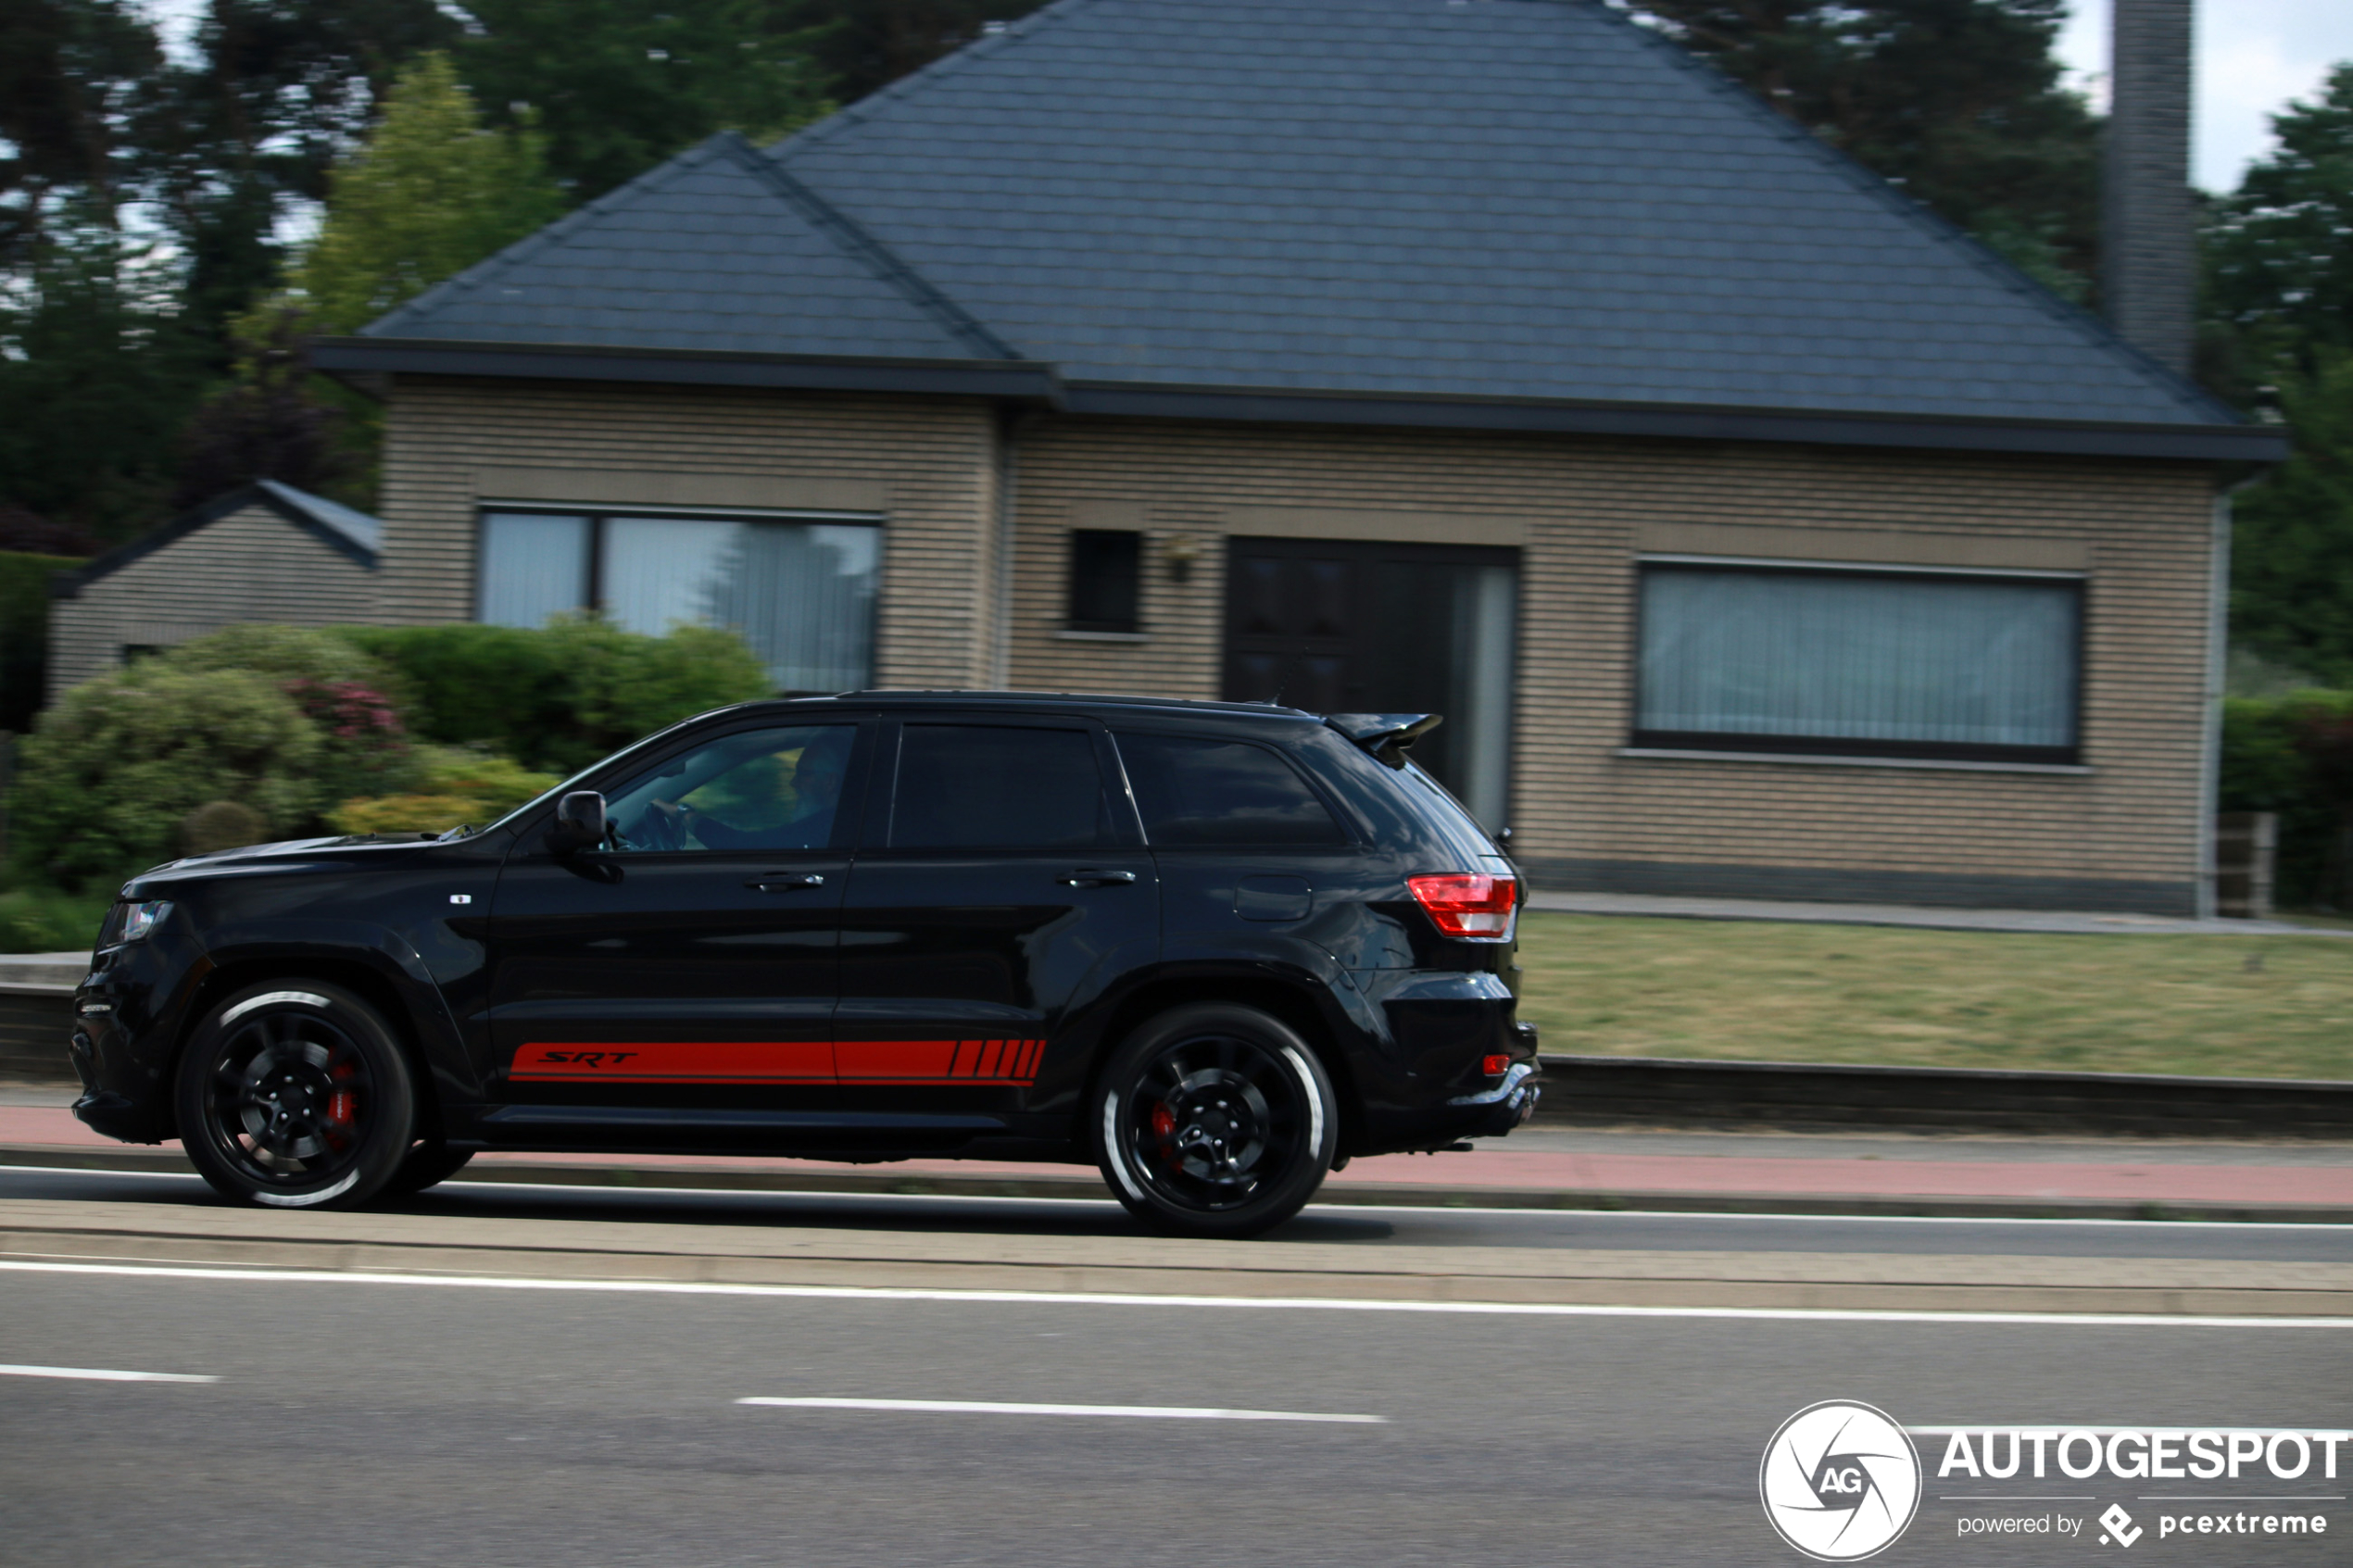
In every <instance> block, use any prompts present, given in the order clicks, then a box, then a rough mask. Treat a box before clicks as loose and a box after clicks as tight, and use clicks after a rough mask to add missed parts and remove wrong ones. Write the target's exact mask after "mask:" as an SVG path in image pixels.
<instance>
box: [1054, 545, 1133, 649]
mask: <svg viewBox="0 0 2353 1568" xmlns="http://www.w3.org/2000/svg"><path fill="white" fill-rule="evenodd" d="M1143 540H1144V536H1143V535H1142V534H1140V533H1114V532H1111V531H1109V530H1105V529H1088V528H1081V529H1077V530H1075V531H1074V532H1073V533H1071V536H1070V629H1071V630H1072V631H1074V632H1133V631H1135V630H1136V629H1137V614H1136V609H1137V604H1138V600H1139V595H1140V587H1141V584H1142V581H1143V558H1144V557H1143Z"/></svg>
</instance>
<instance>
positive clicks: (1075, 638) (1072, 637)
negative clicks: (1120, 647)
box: [1051, 632, 1152, 643]
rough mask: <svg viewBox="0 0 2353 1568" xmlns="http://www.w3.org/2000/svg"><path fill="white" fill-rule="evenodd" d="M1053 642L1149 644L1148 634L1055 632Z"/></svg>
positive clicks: (1149, 635)
mask: <svg viewBox="0 0 2353 1568" xmlns="http://www.w3.org/2000/svg"><path fill="white" fill-rule="evenodd" d="M1051 635H1052V637H1053V638H1054V640H1055V641H1057V642H1063V643H1149V642H1151V640H1152V634H1151V633H1150V632H1055V633H1051Z"/></svg>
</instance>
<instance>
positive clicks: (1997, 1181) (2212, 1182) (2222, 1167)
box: [0, 1106, 2353, 1209]
mask: <svg viewBox="0 0 2353 1568" xmlns="http://www.w3.org/2000/svg"><path fill="white" fill-rule="evenodd" d="M7 1147H16V1148H82V1149H91V1148H123V1147H124V1146H123V1145H120V1144H118V1143H115V1142H114V1141H113V1140H111V1139H108V1138H102V1137H100V1136H99V1135H97V1134H95V1133H93V1132H91V1131H90V1130H89V1129H88V1128H86V1127H84V1126H82V1124H81V1123H79V1122H76V1121H75V1120H74V1119H73V1115H72V1113H71V1112H70V1111H68V1110H64V1109H62V1108H54V1109H53V1108H50V1107H46V1106H0V1163H6V1158H7V1157H6V1148H7ZM167 1147H173V1146H167ZM510 1161H524V1162H528V1163H531V1164H537V1165H548V1164H577V1165H584V1166H589V1165H593V1166H613V1165H629V1166H639V1167H644V1168H646V1169H649V1170H650V1169H669V1170H678V1169H698V1168H700V1169H710V1170H717V1171H750V1170H769V1171H791V1172H796V1173H825V1172H835V1173H841V1172H848V1171H860V1172H865V1173H886V1174H891V1175H909V1176H918V1175H920V1176H964V1177H998V1178H1026V1179H1032V1180H1035V1179H1038V1178H1040V1177H1047V1178H1051V1177H1052V1176H1055V1175H1058V1174H1063V1173H1067V1174H1069V1175H1072V1176H1074V1177H1076V1176H1078V1175H1079V1174H1080V1172H1079V1170H1078V1169H1077V1168H1076V1167H1070V1166H1057V1165H1021V1164H1013V1163H1008V1162H1005V1161H1000V1160H898V1161H894V1162H892V1163H890V1164H887V1165H864V1166H847V1165H841V1164H837V1163H833V1162H830V1161H826V1160H773V1159H724V1160H722V1159H702V1158H697V1157H692V1156H679V1155H651V1154H648V1155H610V1154H489V1155H484V1156H483V1157H482V1163H485V1164H488V1163H507V1162H510ZM1331 1180H1332V1182H1333V1183H1334V1184H1335V1185H1340V1186H1342V1187H1354V1186H1366V1187H1379V1186H1390V1187H1396V1186H1432V1187H1448V1188H1485V1189H1491V1190H1493V1191H1496V1192H1498V1193H1503V1192H1575V1193H1612V1192H1623V1193H1678V1194H1692V1195H1701V1196H1717V1197H1745V1198H1758V1197H1788V1198H1984V1199H2022V1200H2033V1199H2048V1200H2052V1201H2068V1200H2071V1201H2079V1202H2082V1201H2098V1202H2115V1201H2125V1202H2134V1203H2156V1204H2278V1205H2285V1206H2295V1207H2325V1208H2332V1209H2347V1208H2353V1165H2262V1164H2240V1163H2232V1164H2163V1163H2155V1162H2148V1161H2138V1162H2127V1161H2117V1162H2095V1161H2088V1160H2084V1161H2057V1160H1999V1159H1981V1158H1971V1159H1966V1160H1904V1159H1876V1158H1874V1159H1856V1158H1854V1157H1852V1156H1849V1157H1845V1158H1840V1159H1819V1158H1806V1157H1793V1156H1787V1155H1763V1156H1759V1155H1745V1154H1690V1155H1683V1154H1617V1153H1611V1152H1608V1151H1582V1150H1579V1151H1559V1150H1552V1149H1532V1148H1531V1149H1514V1148H1508V1147H1506V1148H1491V1149H1489V1148H1482V1149H1478V1150H1475V1151H1473V1152H1470V1153H1467V1154H1440V1155H1429V1156H1422V1155H1406V1154H1391V1155H1383V1156H1379V1157H1378V1158H1374V1159H1367V1160H1356V1161H1355V1162H1354V1163H1353V1164H1351V1165H1350V1166H1349V1167H1348V1169H1347V1170H1346V1171H1345V1172H1342V1173H1340V1174H1339V1175H1337V1176H1334V1177H1332V1178H1331Z"/></svg>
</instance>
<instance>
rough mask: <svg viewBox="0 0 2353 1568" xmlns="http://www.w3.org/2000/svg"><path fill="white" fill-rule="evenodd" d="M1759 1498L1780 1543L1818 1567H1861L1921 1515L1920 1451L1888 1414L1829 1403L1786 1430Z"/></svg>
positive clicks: (1772, 1448) (1766, 1468) (1764, 1470)
mask: <svg viewBox="0 0 2353 1568" xmlns="http://www.w3.org/2000/svg"><path fill="white" fill-rule="evenodd" d="M1756 1490H1757V1494H1758V1496H1760V1497H1761V1498H1762V1499H1764V1503H1765V1517H1766V1518H1768V1519H1769V1520H1771V1521H1772V1524H1773V1528H1774V1529H1775V1530H1776V1531H1778V1532H1779V1533H1780V1537H1781V1539H1783V1540H1785V1541H1787V1542H1788V1543H1789V1544H1790V1545H1791V1546H1793V1547H1794V1548H1796V1549H1798V1550H1799V1551H1802V1552H1804V1553H1805V1554H1806V1556H1808V1557H1810V1558H1812V1559H1814V1560H1815V1561H1816V1562H1860V1561H1862V1560H1863V1559H1864V1558H1866V1557H1869V1556H1872V1555H1874V1554H1876V1553H1878V1552H1881V1551H1884V1550H1885V1549H1887V1548H1889V1547H1891V1546H1894V1544H1895V1542H1896V1541H1897V1540H1898V1539H1899V1538H1900V1537H1902V1536H1903V1534H1904V1532H1905V1530H1906V1528H1907V1527H1909V1525H1910V1524H1911V1523H1912V1516H1913V1515H1914V1514H1915V1513H1917V1512H1919V1506H1920V1456H1919V1450H1918V1449H1915V1448H1913V1447H1912V1440H1911V1438H1909V1437H1907V1436H1905V1434H1904V1429H1903V1427H1901V1426H1899V1425H1897V1424H1895V1422H1894V1419H1893V1418H1892V1417H1890V1416H1889V1415H1888V1414H1887V1412H1886V1411H1881V1410H1877V1409H1874V1408H1873V1407H1872V1406H1869V1405H1866V1404H1859V1403H1857V1402H1856V1401H1855V1400H1852V1399H1825V1400H1823V1401H1822V1402H1821V1403H1820V1404H1818V1405H1808V1406H1806V1408H1805V1409H1804V1410H1802V1411H1798V1412H1797V1413H1796V1414H1795V1415H1793V1416H1791V1417H1790V1418H1789V1419H1788V1420H1787V1421H1785V1422H1783V1423H1781V1427H1780V1431H1778V1432H1776V1433H1774V1434H1773V1440H1772V1441H1771V1442H1769V1443H1768V1444H1766V1445H1765V1461H1764V1463H1763V1464H1761V1465H1759V1466H1758V1467H1757V1472H1756Z"/></svg>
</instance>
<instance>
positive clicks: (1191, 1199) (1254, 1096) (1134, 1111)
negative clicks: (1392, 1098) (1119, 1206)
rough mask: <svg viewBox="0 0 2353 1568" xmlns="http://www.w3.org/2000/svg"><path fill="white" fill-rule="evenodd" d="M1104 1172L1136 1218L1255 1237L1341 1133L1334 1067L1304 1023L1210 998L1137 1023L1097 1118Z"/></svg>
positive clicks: (1316, 1174) (1101, 1093)
mask: <svg viewBox="0 0 2353 1568" xmlns="http://www.w3.org/2000/svg"><path fill="white" fill-rule="evenodd" d="M1092 1123H1093V1127H1094V1136H1095V1142H1096V1154H1097V1158H1098V1160H1099V1161H1100V1162H1101V1166H1102V1172H1103V1179H1104V1180H1105V1181H1106V1182H1108V1183H1110V1184H1111V1189H1112V1191H1113V1192H1114V1193H1115V1194H1117V1195H1118V1198H1119V1200H1120V1202H1122V1203H1124V1204H1126V1206H1127V1209H1128V1211H1129V1212H1131V1213H1133V1214H1135V1215H1136V1216H1137V1217H1138V1218H1139V1219H1142V1220H1144V1221H1145V1222H1147V1223H1150V1224H1152V1225H1154V1226H1157V1227H1158V1228H1160V1229H1162V1230H1166V1231H1173V1232H1176V1233H1178V1234H1180V1235H1187V1236H1255V1235H1257V1234H1258V1233H1259V1232H1261V1231H1264V1230H1266V1229H1268V1228H1269V1227H1271V1226H1274V1225H1278V1224H1280V1223H1283V1222H1284V1221H1285V1220H1288V1219H1290V1217H1291V1216H1292V1215H1293V1214H1296V1213H1298V1212H1299V1210H1301V1208H1302V1207H1303V1206H1304V1205H1305V1204H1306V1202H1307V1200H1308V1199H1309V1198H1313V1197H1314V1196H1315V1189H1316V1187H1317V1186H1318V1185H1321V1184H1322V1182H1323V1179H1324V1173H1325V1172H1326V1171H1327V1170H1328V1169H1329V1168H1330V1166H1331V1162H1332V1158H1333V1156H1334V1155H1335V1154H1336V1153H1337V1152H1338V1149H1339V1142H1340V1118H1339V1116H1338V1113H1337V1101H1336V1099H1335V1097H1334V1096H1333V1094H1332V1085H1331V1079H1330V1077H1329V1076H1328V1075H1327V1073H1325V1071H1324V1067H1323V1064H1322V1063H1321V1062H1319V1061H1317V1060H1315V1052H1314V1051H1313V1050H1312V1049H1310V1048H1309V1047H1308V1045H1307V1042H1306V1041H1304V1040H1302V1039H1301V1038H1300V1037H1299V1035H1298V1033H1297V1032H1296V1031H1294V1030H1293V1029H1291V1028H1290V1026H1289V1025H1288V1024H1286V1023H1284V1022H1282V1021H1281V1020H1279V1019H1277V1018H1274V1017H1271V1016H1269V1015H1268V1014H1266V1013H1264V1012H1261V1011H1259V1010H1257V1009H1255V1008H1248V1007H1240V1006H1237V1005H1233V1004H1229V1003H1217V1002H1205V1003H1200V1004H1197V1005H1195V1006H1191V1007H1183V1008H1177V1009H1175V1010H1172V1011H1169V1012H1164V1013H1163V1014H1161V1015H1160V1016H1159V1017H1157V1018H1155V1019H1152V1020H1151V1022H1148V1023H1146V1024H1144V1026H1143V1027H1142V1028H1140V1029H1139V1030H1137V1031H1136V1033H1135V1034H1133V1035H1130V1036H1128V1038H1127V1039H1126V1041H1125V1042H1123V1043H1122V1044H1121V1046H1120V1047H1119V1048H1118V1050H1117V1051H1115V1052H1114V1054H1113V1057H1112V1060H1111V1061H1110V1062H1109V1063H1108V1064H1107V1065H1106V1066H1105V1068H1104V1070H1103V1075H1102V1077H1101V1081H1100V1082H1099V1083H1098V1085H1097V1086H1096V1091H1095V1099H1094V1114H1093V1117H1092Z"/></svg>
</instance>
